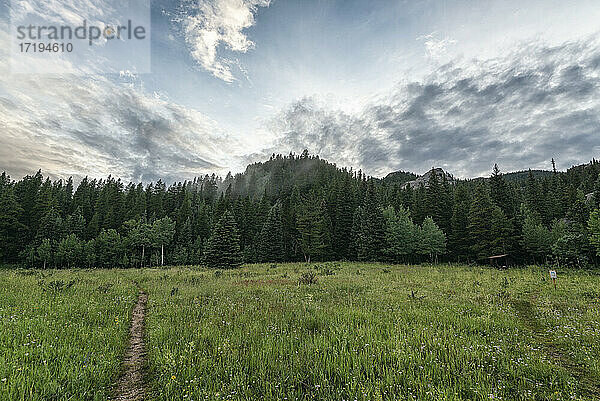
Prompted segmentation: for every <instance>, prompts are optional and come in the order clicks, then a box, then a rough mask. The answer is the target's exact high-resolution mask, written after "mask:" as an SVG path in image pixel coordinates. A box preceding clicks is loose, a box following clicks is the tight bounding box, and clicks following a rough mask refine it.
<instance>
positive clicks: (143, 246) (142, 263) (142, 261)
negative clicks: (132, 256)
mask: <svg viewBox="0 0 600 401" xmlns="http://www.w3.org/2000/svg"><path fill="white" fill-rule="evenodd" d="M145 250H146V246H145V245H142V260H141V261H140V267H144V251H145Z"/></svg>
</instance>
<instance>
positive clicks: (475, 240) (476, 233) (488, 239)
mask: <svg viewBox="0 0 600 401" xmlns="http://www.w3.org/2000/svg"><path fill="white" fill-rule="evenodd" d="M493 211H494V207H493V204H492V200H491V198H490V193H489V189H488V188H487V186H486V185H485V184H484V183H480V184H478V185H477V187H476V188H475V194H474V196H473V202H472V203H471V208H470V210H469V225H468V229H469V238H470V240H471V246H470V250H471V254H472V255H473V257H475V258H476V259H477V260H483V259H485V258H487V257H489V256H492V255H490V249H491V245H492V241H493V238H492V213H493Z"/></svg>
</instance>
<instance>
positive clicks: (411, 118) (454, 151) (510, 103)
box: [273, 37, 600, 176]
mask: <svg viewBox="0 0 600 401" xmlns="http://www.w3.org/2000/svg"><path fill="white" fill-rule="evenodd" d="M599 60H600V46H599V41H598V38H597V37H592V38H589V39H588V40H587V41H582V42H576V43H568V44H565V45H563V46H558V47H552V48H544V47H535V46H528V47H526V48H523V49H521V50H520V51H518V52H515V53H513V54H510V55H507V56H505V57H504V58H502V59H495V60H491V61H487V62H479V61H470V62H460V61H456V62H452V63H448V64H446V65H444V66H443V67H440V68H439V69H438V70H437V71H435V72H434V73H432V74H430V75H429V76H428V77H426V78H425V79H424V80H423V81H422V82H412V83H409V84H404V85H400V86H397V87H396V88H395V89H394V90H393V91H392V92H391V93H390V94H389V95H388V96H387V97H386V98H385V99H386V100H379V101H377V102H375V103H372V104H370V105H368V106H367V107H365V108H364V109H363V111H362V112H360V113H358V114H356V115H347V114H345V113H343V112H340V111H336V110H332V109H329V108H328V107H327V106H325V105H323V104H320V103H319V101H318V100H315V99H313V98H305V99H302V100H300V101H298V102H297V103H296V104H294V105H292V107H290V108H289V109H288V110H287V111H286V112H284V113H282V114H281V115H280V116H279V117H278V118H277V119H276V121H275V122H274V123H273V127H274V128H275V129H277V130H278V132H280V133H283V135H282V139H281V143H280V144H279V145H278V147H279V148H282V149H286V148H287V149H289V148H292V149H295V150H296V149H302V148H308V149H309V150H310V151H311V152H316V153H319V154H321V155H322V156H323V157H326V158H329V159H331V160H332V161H336V162H338V163H341V164H350V165H354V166H360V167H362V168H363V169H365V170H366V171H367V172H368V173H371V174H376V175H382V174H385V173H387V172H389V171H392V170H397V169H404V170H412V171H420V172H422V171H425V170H427V169H429V168H431V167H432V166H442V167H445V168H447V169H449V170H450V171H452V172H454V173H456V174H457V175H460V176H477V175H481V174H487V173H488V172H489V171H490V169H491V166H493V164H494V163H495V162H498V163H499V164H500V165H501V167H502V168H503V169H504V170H517V169H523V168H529V167H532V168H548V167H549V166H550V164H549V160H550V159H551V158H553V157H554V158H555V159H556V160H557V161H558V163H559V166H560V167H562V168H566V167H569V166H570V165H572V164H574V163H582V162H586V161H588V160H589V159H591V158H592V157H598V156H599V155H600V87H599V79H600V62H599Z"/></svg>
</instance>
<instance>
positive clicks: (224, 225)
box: [204, 211, 242, 269]
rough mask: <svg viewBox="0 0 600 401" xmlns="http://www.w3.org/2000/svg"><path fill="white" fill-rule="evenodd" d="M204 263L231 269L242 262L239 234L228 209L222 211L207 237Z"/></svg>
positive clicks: (213, 266)
mask: <svg viewBox="0 0 600 401" xmlns="http://www.w3.org/2000/svg"><path fill="white" fill-rule="evenodd" d="M204 263H205V264H206V265H207V266H208V267H211V268H216V269H233V268H237V267H239V266H241V264H242V254H241V251H240V243H239V234H238V231H237V226H236V223H235V219H234V218H233V215H232V214H231V213H230V212H229V211H225V212H224V213H223V215H222V216H221V218H220V219H219V221H218V222H217V224H216V225H215V228H214V230H213V232H212V234H211V236H210V238H209V239H208V242H207V244H206V251H205V254H204Z"/></svg>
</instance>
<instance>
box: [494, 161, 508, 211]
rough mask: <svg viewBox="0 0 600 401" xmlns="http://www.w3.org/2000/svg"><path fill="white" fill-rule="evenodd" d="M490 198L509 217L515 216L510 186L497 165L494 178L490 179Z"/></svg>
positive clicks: (495, 165)
mask: <svg viewBox="0 0 600 401" xmlns="http://www.w3.org/2000/svg"><path fill="white" fill-rule="evenodd" d="M490 197H491V199H492V202H493V203H494V204H495V205H496V206H498V207H499V208H500V209H501V210H502V212H504V214H505V215H506V216H507V217H510V216H513V215H514V209H513V207H512V202H511V198H510V193H509V188H508V184H507V183H506V181H505V180H504V176H503V175H502V173H501V172H500V168H498V165H497V164H494V170H493V172H492V177H491V178H490Z"/></svg>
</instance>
